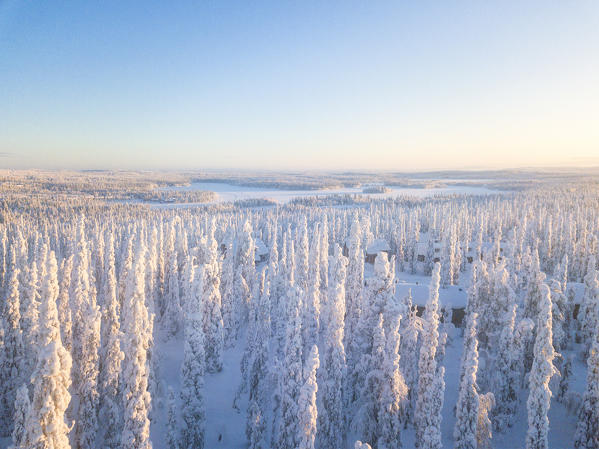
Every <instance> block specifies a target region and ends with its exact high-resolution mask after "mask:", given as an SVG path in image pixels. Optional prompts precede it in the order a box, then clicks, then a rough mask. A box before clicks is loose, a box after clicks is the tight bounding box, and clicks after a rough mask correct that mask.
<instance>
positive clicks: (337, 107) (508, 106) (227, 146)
mask: <svg viewBox="0 0 599 449" xmlns="http://www.w3.org/2000/svg"><path fill="white" fill-rule="evenodd" d="M577 165H578V166H589V165H599V1H597V0H559V1H558V0H555V1H554V0H543V1H541V0H538V1H533V0H530V1H527V0H519V1H511V0H502V1H499V0H497V1H491V0H490V1H475V0H469V1H461V0H456V1H442V0H439V1H427V0H422V1H399V0H395V1H383V0H381V1H365V0H363V1H353V0H344V1H333V0H324V1H323V0H320V1H311V0H304V1H285V0H278V1H256V0H245V1H228V0H211V1H185V0H178V1H173V2H165V1H152V0H145V1H127V0H120V1H112V0H107V1H102V2H95V1H53V0H48V1H42V2H38V1H25V0H0V167H5V168H6V167H7V168H69V169H71V168H107V169H118V168H129V169H130V168H140V169H142V168H143V169H206V168H234V169H244V168H246V169H256V168H265V169H343V170H345V169H355V170H360V169H369V170H370V169H387V170H406V171H409V170H427V169H431V170H432V169H452V168H459V169H468V168H506V167H523V166H577Z"/></svg>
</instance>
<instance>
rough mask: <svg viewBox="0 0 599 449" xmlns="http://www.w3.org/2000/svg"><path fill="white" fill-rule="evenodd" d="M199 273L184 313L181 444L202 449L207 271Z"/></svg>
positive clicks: (203, 432)
mask: <svg viewBox="0 0 599 449" xmlns="http://www.w3.org/2000/svg"><path fill="white" fill-rule="evenodd" d="M202 271H203V269H202V268H200V272H199V273H196V275H195V279H196V281H195V282H196V286H195V289H194V290H195V294H194V295H192V296H191V298H189V302H188V304H187V308H188V310H187V311H186V314H185V323H184V335H185V343H184V348H183V365H182V366H181V410H182V418H183V430H182V433H181V441H180V446H181V447H193V448H198V449H202V448H203V447H204V442H205V433H206V422H205V420H206V410H205V405H204V373H205V371H206V366H205V352H204V341H205V340H204V330H203V322H204V319H203V304H202V292H203V291H204V287H203V285H202V283H203V279H204V278H205V275H204V274H203V273H202Z"/></svg>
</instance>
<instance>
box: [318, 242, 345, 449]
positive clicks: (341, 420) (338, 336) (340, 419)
mask: <svg viewBox="0 0 599 449" xmlns="http://www.w3.org/2000/svg"><path fill="white" fill-rule="evenodd" d="M334 251H335V253H334V256H333V257H332V258H331V263H330V266H331V280H330V282H329V292H328V296H329V298H328V300H327V309H328V311H327V313H326V315H327V317H328V323H327V326H326V334H325V353H324V364H323V365H324V366H323V370H324V373H323V375H322V377H323V382H322V385H321V388H320V391H321V394H320V396H321V397H322V409H321V411H320V413H319V414H318V433H317V435H316V436H317V442H318V444H317V445H318V447H322V448H326V447H342V446H343V443H344V441H345V414H344V408H343V388H344V382H345V373H346V365H345V348H344V346H343V326H344V323H343V319H344V313H345V278H346V267H347V258H346V257H343V255H342V254H341V248H340V247H339V245H335V249H334Z"/></svg>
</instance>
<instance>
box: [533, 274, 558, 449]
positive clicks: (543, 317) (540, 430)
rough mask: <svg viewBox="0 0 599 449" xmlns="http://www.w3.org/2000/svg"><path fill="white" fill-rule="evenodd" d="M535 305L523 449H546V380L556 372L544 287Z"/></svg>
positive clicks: (548, 397) (548, 394) (548, 297)
mask: <svg viewBox="0 0 599 449" xmlns="http://www.w3.org/2000/svg"><path fill="white" fill-rule="evenodd" d="M540 299H541V300H540V302H539V304H538V311H539V314H538V320H537V337H536V340H535V345H534V361H533V364H532V369H531V371H530V386H529V395H528V401H527V403H526V405H527V408H528V432H527V434H526V449H547V448H548V447H549V443H548V441H547V434H548V432H549V418H548V417H547V413H548V412H549V406H550V404H551V390H550V389H549V381H550V380H551V377H552V376H553V375H554V374H555V373H556V369H555V367H554V366H553V359H554V357H555V352H554V350H553V342H552V335H551V328H552V322H551V294H550V292H549V287H547V285H546V284H541V288H540Z"/></svg>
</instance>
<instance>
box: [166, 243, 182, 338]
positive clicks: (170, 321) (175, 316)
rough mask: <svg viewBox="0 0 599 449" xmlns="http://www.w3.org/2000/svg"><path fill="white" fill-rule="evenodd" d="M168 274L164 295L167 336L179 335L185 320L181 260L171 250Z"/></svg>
mask: <svg viewBox="0 0 599 449" xmlns="http://www.w3.org/2000/svg"><path fill="white" fill-rule="evenodd" d="M167 268H168V269H167V274H166V282H167V284H166V292H165V295H164V313H163V317H162V327H163V329H164V332H165V335H166V337H167V338H171V337H173V336H174V335H177V334H178V332H179V330H180V329H181V324H182V321H183V310H182V308H181V286H180V282H179V262H178V256H177V252H176V251H173V252H171V255H170V258H169V259H168V265H167Z"/></svg>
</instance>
